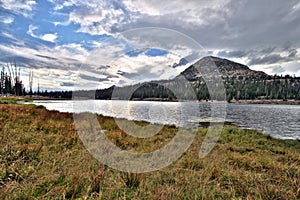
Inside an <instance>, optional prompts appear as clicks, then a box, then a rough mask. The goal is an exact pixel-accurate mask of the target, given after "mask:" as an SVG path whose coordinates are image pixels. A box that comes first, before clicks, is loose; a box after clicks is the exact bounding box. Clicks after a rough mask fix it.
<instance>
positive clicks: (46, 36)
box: [27, 24, 58, 43]
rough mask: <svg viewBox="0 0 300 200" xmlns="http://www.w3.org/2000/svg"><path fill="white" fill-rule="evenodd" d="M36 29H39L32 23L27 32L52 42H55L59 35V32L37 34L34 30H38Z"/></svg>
mask: <svg viewBox="0 0 300 200" xmlns="http://www.w3.org/2000/svg"><path fill="white" fill-rule="evenodd" d="M36 30H38V27H37V26H34V25H32V24H31V25H29V27H28V31H27V34H28V35H30V36H31V37H33V38H38V39H41V40H44V41H47V42H51V43H55V41H56V39H57V37H58V36H57V33H54V34H52V33H47V34H44V35H36V34H35V33H34V31H36Z"/></svg>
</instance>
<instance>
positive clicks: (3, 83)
mask: <svg viewBox="0 0 300 200" xmlns="http://www.w3.org/2000/svg"><path fill="white" fill-rule="evenodd" d="M0 70H1V71H0V94H1V96H10V95H15V96H22V95H26V91H25V87H24V85H23V83H22V80H21V78H20V74H21V68H18V67H17V64H16V63H8V64H6V65H3V66H2V68H1V69H0Z"/></svg>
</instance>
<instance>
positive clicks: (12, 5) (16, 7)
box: [0, 0, 36, 17]
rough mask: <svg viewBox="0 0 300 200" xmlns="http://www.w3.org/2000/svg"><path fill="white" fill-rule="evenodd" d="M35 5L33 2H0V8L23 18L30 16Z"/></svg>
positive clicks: (30, 0)
mask: <svg viewBox="0 0 300 200" xmlns="http://www.w3.org/2000/svg"><path fill="white" fill-rule="evenodd" d="M35 5H36V1H35V0H0V6H1V7H2V8H4V9H6V10H10V11H12V12H13V13H15V14H19V15H23V16H24V17H29V16H31V12H32V11H33V9H34V6H35Z"/></svg>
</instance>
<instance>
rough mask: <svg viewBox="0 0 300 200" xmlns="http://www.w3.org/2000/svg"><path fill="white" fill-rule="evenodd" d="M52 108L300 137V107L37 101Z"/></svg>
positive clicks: (151, 102)
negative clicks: (228, 125)
mask: <svg viewBox="0 0 300 200" xmlns="http://www.w3.org/2000/svg"><path fill="white" fill-rule="evenodd" d="M33 103H34V104H36V105H43V106H45V107H46V108H47V109H48V110H57V111H60V112H70V113H73V112H75V113H79V112H92V113H97V114H101V115H104V116H111V117H116V118H126V119H129V120H143V121H147V122H151V123H158V124H175V125H177V126H183V127H184V126H199V122H223V121H226V122H231V123H233V124H236V125H238V126H240V127H243V128H249V129H255V130H259V131H261V132H263V133H265V134H269V135H271V136H273V137H275V138H280V139H300V106H299V105H271V104H227V103H205V102H204V103H203V102H158V101H119V100H113V101H110V100H76V101H71V100H70V101H49V100H47V101H34V102H33Z"/></svg>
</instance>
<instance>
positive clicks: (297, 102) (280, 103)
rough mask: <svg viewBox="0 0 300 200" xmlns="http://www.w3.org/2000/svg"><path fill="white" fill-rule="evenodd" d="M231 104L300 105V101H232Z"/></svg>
mask: <svg viewBox="0 0 300 200" xmlns="http://www.w3.org/2000/svg"><path fill="white" fill-rule="evenodd" d="M231 103H235V104H278V105H300V100H287V101H283V100H282V99H268V100H267V99H266V100H260V99H254V100H239V101H232V102H231Z"/></svg>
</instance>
